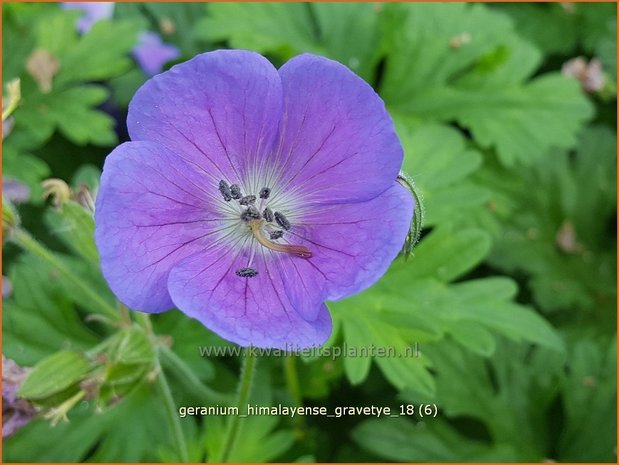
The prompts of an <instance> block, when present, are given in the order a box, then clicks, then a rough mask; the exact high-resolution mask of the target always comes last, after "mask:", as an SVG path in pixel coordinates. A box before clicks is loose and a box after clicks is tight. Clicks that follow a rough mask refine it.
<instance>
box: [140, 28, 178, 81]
mask: <svg viewBox="0 0 619 465" xmlns="http://www.w3.org/2000/svg"><path fill="white" fill-rule="evenodd" d="M179 56H181V53H180V51H179V50H178V48H176V47H175V46H173V45H168V44H166V43H164V42H163V41H162V40H161V37H159V34H157V33H155V32H150V31H146V32H142V33H140V37H139V39H138V44H137V45H136V46H135V47H134V49H133V57H134V58H135V61H137V63H138V65H139V66H140V68H142V71H144V72H145V73H146V74H148V75H150V76H154V75H155V74H158V73H160V72H161V70H162V69H163V65H165V64H166V63H167V62H168V61H171V60H175V59H177V58H178V57H179Z"/></svg>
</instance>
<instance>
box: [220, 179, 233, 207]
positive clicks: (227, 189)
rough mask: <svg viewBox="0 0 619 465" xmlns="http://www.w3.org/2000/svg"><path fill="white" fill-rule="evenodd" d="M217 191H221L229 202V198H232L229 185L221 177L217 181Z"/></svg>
mask: <svg viewBox="0 0 619 465" xmlns="http://www.w3.org/2000/svg"><path fill="white" fill-rule="evenodd" d="M219 192H221V195H222V197H223V198H224V200H225V201H226V202H230V200H232V193H231V192H230V186H229V185H228V183H227V182H226V181H224V180H223V179H222V180H221V181H219Z"/></svg>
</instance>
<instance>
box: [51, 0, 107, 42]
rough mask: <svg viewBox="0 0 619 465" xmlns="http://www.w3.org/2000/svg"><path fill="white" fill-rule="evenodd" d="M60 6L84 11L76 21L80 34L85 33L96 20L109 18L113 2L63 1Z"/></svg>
mask: <svg viewBox="0 0 619 465" xmlns="http://www.w3.org/2000/svg"><path fill="white" fill-rule="evenodd" d="M62 7H63V8H64V9H65V10H80V11H83V12H84V15H83V16H81V17H80V18H79V19H78V21H77V30H78V31H79V32H80V34H85V33H87V32H88V31H90V28H92V26H93V25H94V24H95V23H96V22H97V21H99V20H102V19H110V18H111V17H112V15H113V14H114V2H63V3H62Z"/></svg>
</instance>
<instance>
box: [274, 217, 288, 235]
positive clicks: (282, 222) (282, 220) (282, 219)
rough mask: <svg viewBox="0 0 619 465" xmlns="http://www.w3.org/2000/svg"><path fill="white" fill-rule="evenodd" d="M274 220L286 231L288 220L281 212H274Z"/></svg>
mask: <svg viewBox="0 0 619 465" xmlns="http://www.w3.org/2000/svg"><path fill="white" fill-rule="evenodd" d="M275 221H277V224H279V225H280V226H281V227H282V228H283V229H285V230H286V231H288V230H289V229H290V221H288V219H287V218H286V217H285V216H284V214H283V213H280V212H275Z"/></svg>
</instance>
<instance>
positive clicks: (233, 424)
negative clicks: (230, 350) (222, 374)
mask: <svg viewBox="0 0 619 465" xmlns="http://www.w3.org/2000/svg"><path fill="white" fill-rule="evenodd" d="M257 360H258V358H257V357H256V356H255V355H253V354H251V353H249V352H246V354H245V358H244V359H243V368H242V369H241V377H240V379H239V394H238V396H239V397H238V402H237V406H238V408H239V415H240V414H241V412H244V411H245V405H247V402H248V401H249V394H250V392H251V386H252V381H253V378H254V371H255V368H256V362H257ZM239 415H234V416H233V417H232V418H231V419H230V423H228V432H227V434H226V438H225V440H224V447H223V449H222V450H223V453H222V455H221V462H222V463H226V462H228V460H229V458H230V454H231V453H232V448H233V447H234V445H235V443H236V440H237V436H238V434H239V427H240V425H241V423H240V421H241V417H240V416H239Z"/></svg>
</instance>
